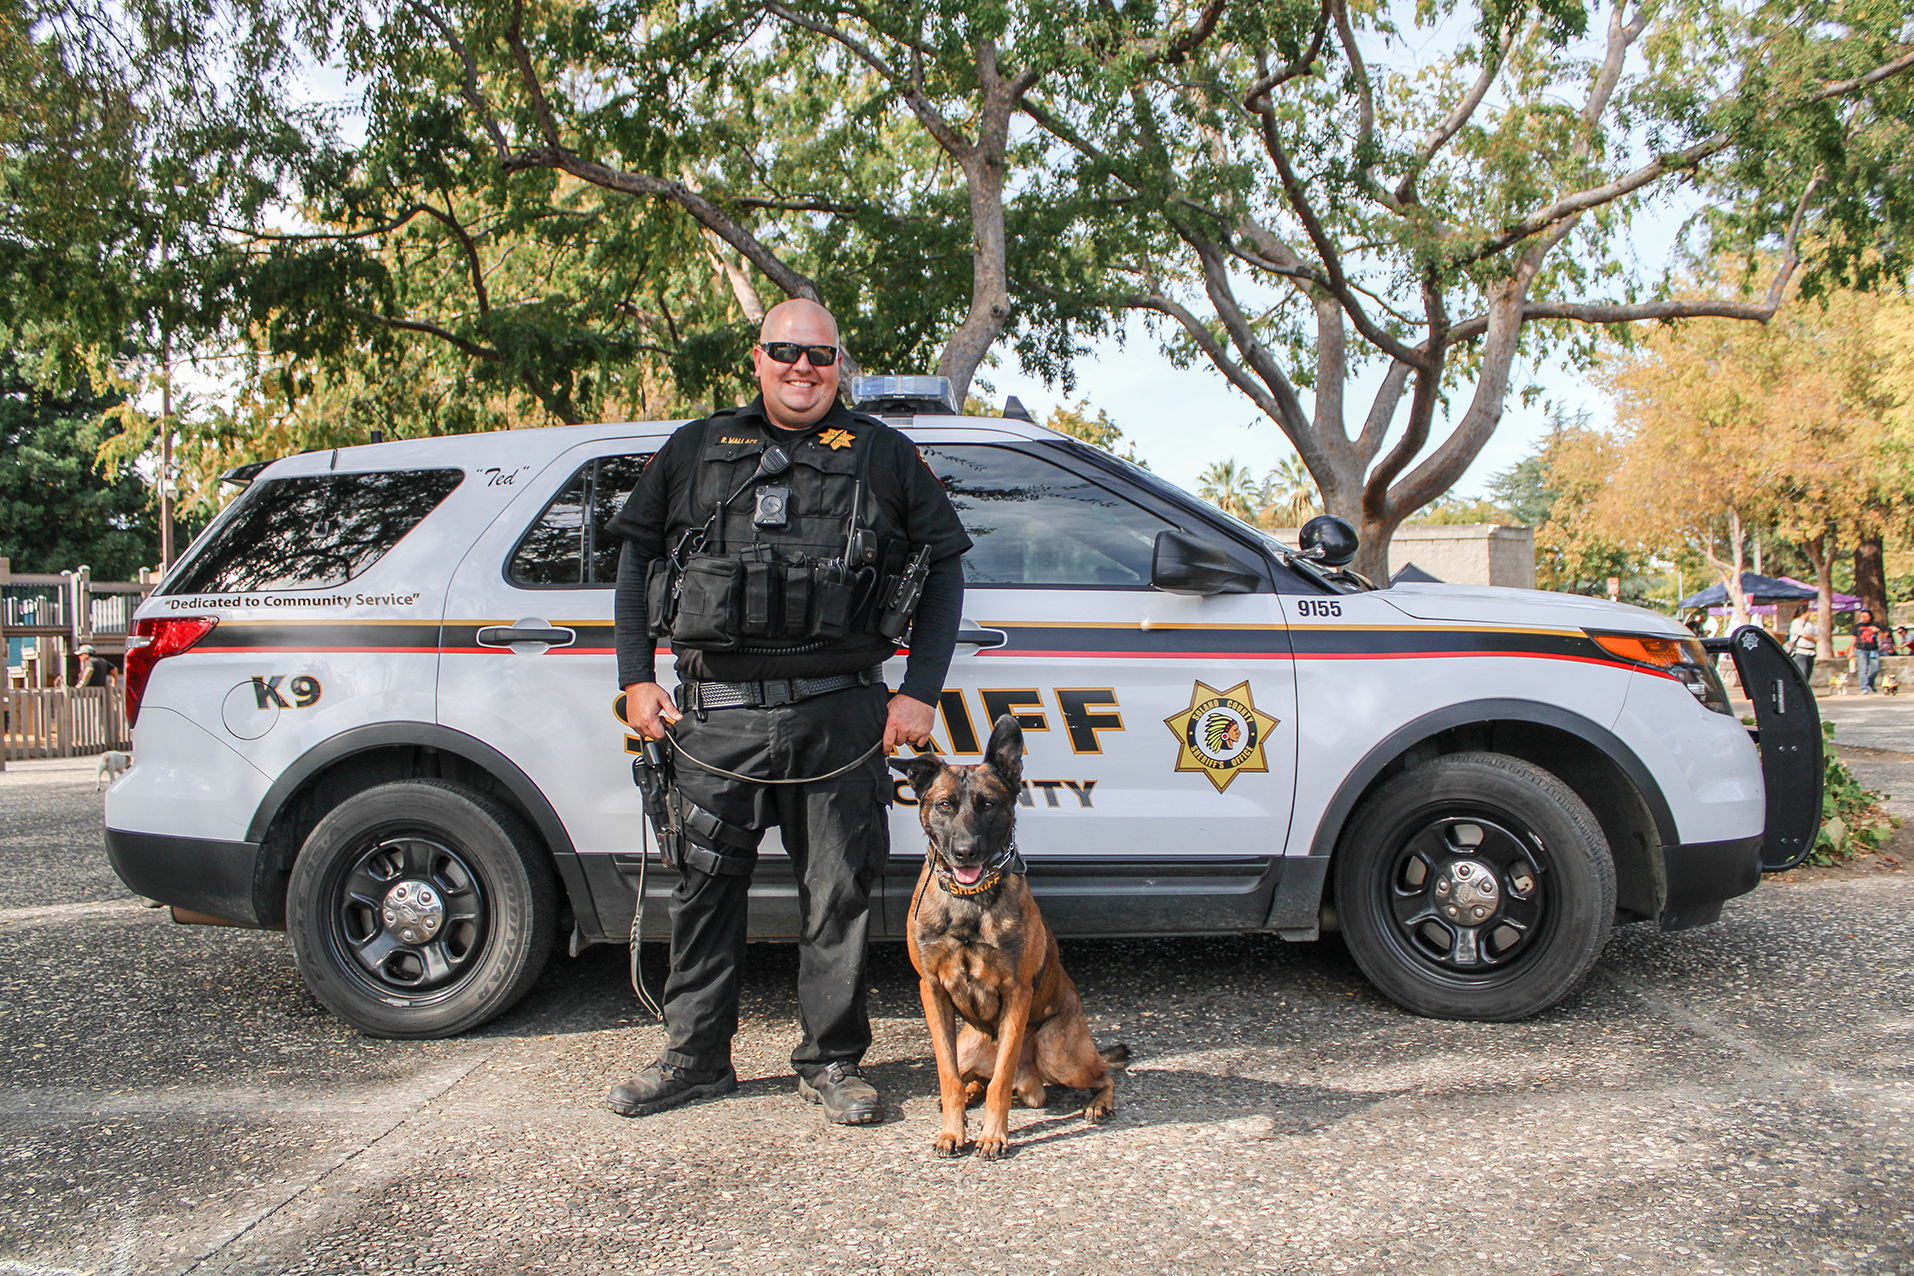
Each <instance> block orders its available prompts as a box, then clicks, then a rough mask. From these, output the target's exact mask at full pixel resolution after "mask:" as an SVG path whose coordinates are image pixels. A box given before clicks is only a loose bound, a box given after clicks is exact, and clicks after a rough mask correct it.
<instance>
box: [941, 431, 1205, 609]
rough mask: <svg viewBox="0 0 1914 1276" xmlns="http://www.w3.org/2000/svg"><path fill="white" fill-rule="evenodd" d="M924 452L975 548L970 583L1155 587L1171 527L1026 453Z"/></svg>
mask: <svg viewBox="0 0 1914 1276" xmlns="http://www.w3.org/2000/svg"><path fill="white" fill-rule="evenodd" d="M918 451H919V452H920V453H921V454H922V455H923V458H924V460H925V462H926V463H927V464H928V465H929V466H930V468H931V472H932V473H934V474H936V475H937V477H938V478H939V479H940V480H942V482H943V484H944V490H945V491H947V492H949V493H950V500H951V504H952V505H954V506H956V507H957V515H958V517H959V518H961V519H962V520H963V522H964V530H965V531H966V532H968V533H970V539H971V541H972V542H973V544H974V548H973V549H972V550H971V551H970V552H969V553H968V554H966V555H964V581H965V583H966V584H971V585H1090V586H1097V587H1101V588H1103V589H1147V588H1149V585H1150V557H1151V554H1152V552H1153V551H1154V549H1155V546H1156V534H1157V533H1158V532H1160V531H1163V530H1164V529H1166V528H1168V527H1170V526H1172V524H1170V523H1167V522H1165V521H1164V520H1163V519H1161V518H1158V517H1157V516H1156V515H1155V514H1152V513H1150V512H1149V511H1147V510H1144V509H1142V508H1141V507H1139V506H1136V505H1132V504H1131V503H1130V502H1129V501H1126V500H1124V499H1123V498H1122V497H1120V496H1118V495H1116V494H1115V493H1113V492H1111V491H1109V490H1107V489H1105V488H1102V487H1099V486H1097V485H1096V484H1095V483H1092V482H1090V481H1089V480H1088V479H1085V478H1082V477H1079V476H1078V475H1077V474H1075V473H1072V472H1071V471H1070V470H1067V469H1064V468H1063V467H1062V466H1060V465H1055V464H1053V463H1051V462H1049V461H1045V460H1042V459H1040V458H1038V457H1034V456H1030V455H1028V454H1027V453H1024V452H1018V451H1013V450H1012V449H1010V448H1005V447H993V446H991V445H989V444H964V443H947V444H942V445H938V446H935V447H933V446H930V445H922V446H920V447H919V448H918Z"/></svg>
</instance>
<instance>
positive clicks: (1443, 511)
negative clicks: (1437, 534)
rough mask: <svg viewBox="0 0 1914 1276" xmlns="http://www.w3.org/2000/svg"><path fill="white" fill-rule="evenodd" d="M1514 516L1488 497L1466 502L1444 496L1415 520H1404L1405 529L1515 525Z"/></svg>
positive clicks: (1452, 496) (1457, 497)
mask: <svg viewBox="0 0 1914 1276" xmlns="http://www.w3.org/2000/svg"><path fill="white" fill-rule="evenodd" d="M1514 521H1515V520H1514V516H1513V515H1511V514H1510V513H1509V511H1508V510H1507V509H1505V508H1503V506H1502V505H1501V504H1500V503H1498V502H1496V501H1493V500H1490V499H1489V498H1487V497H1477V498H1476V499H1475V500H1472V501H1471V500H1464V499H1463V498H1461V497H1459V496H1454V495H1450V496H1442V497H1438V498H1437V499H1436V500H1434V501H1431V502H1430V503H1429V504H1428V505H1425V506H1423V507H1422V509H1421V510H1419V511H1418V512H1417V513H1416V515H1415V516H1414V517H1413V518H1406V519H1404V520H1403V526H1405V527H1432V526H1438V525H1452V524H1457V523H1500V524H1503V525H1509V524H1512V523H1514Z"/></svg>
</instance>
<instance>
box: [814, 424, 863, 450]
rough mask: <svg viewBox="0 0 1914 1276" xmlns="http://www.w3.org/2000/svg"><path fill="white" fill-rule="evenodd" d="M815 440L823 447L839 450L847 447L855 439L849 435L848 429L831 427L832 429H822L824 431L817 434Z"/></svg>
mask: <svg viewBox="0 0 1914 1276" xmlns="http://www.w3.org/2000/svg"><path fill="white" fill-rule="evenodd" d="M817 441H818V442H819V443H822V444H823V445H824V446H825V447H827V448H829V449H831V451H833V452H836V451H839V450H840V449H843V448H847V447H849V446H850V445H851V444H853V443H855V442H856V441H857V440H856V439H855V438H853V437H852V436H851V432H850V431H849V430H841V429H833V430H826V431H824V433H822V434H820V435H818V436H817Z"/></svg>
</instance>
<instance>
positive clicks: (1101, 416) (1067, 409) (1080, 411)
mask: <svg viewBox="0 0 1914 1276" xmlns="http://www.w3.org/2000/svg"><path fill="white" fill-rule="evenodd" d="M1043 423H1044V424H1045V425H1046V426H1048V427H1049V428H1050V429H1053V430H1055V431H1056V432H1057V433H1059V434H1067V435H1069V436H1070V437H1071V438H1073V439H1082V440H1083V441H1084V442H1085V443H1088V444H1090V445H1091V446H1092V447H1100V448H1102V449H1103V450H1104V451H1105V452H1109V453H1111V454H1112V455H1114V456H1120V457H1122V458H1123V459H1124V460H1126V461H1128V462H1130V464H1132V465H1140V466H1142V467H1143V468H1144V469H1148V468H1149V462H1147V461H1145V460H1144V459H1143V458H1142V457H1140V456H1138V455H1137V454H1136V445H1135V444H1134V443H1132V444H1129V445H1127V446H1123V450H1122V451H1120V452H1119V451H1117V448H1118V447H1119V446H1120V445H1123V428H1122V427H1121V426H1119V425H1118V424H1117V423H1116V422H1115V421H1112V420H1111V419H1110V414H1109V413H1108V412H1106V411H1104V410H1103V409H1102V408H1098V409H1097V412H1096V415H1095V416H1091V415H1090V400H1088V399H1084V400H1082V401H1081V402H1079V403H1077V404H1076V405H1074V406H1072V405H1071V404H1070V403H1069V402H1068V401H1065V402H1063V403H1059V404H1058V405H1057V406H1056V407H1054V408H1052V409H1051V410H1050V415H1049V416H1047V417H1045V418H1044V419H1043Z"/></svg>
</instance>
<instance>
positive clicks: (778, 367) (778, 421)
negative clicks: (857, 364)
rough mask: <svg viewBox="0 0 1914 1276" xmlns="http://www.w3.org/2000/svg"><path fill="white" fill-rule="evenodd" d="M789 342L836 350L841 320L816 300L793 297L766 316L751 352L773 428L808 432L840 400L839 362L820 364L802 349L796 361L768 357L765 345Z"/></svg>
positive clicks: (753, 365) (766, 411) (752, 365)
mask: <svg viewBox="0 0 1914 1276" xmlns="http://www.w3.org/2000/svg"><path fill="white" fill-rule="evenodd" d="M786 341H788V342H791V343H792V344H793V345H796V346H799V347H815V346H828V347H830V348H831V350H832V351H834V352H835V351H836V349H837V343H838V338H837V320H836V319H833V318H832V317H831V312H830V311H828V310H826V309H825V308H824V307H823V306H820V305H818V304H817V303H816V302H815V301H807V300H805V299H804V298H802V297H793V298H792V299H791V300H789V301H782V302H779V303H778V304H777V305H775V306H773V307H771V309H770V310H769V311H768V312H766V314H765V316H764V325H763V326H762V327H761V328H759V329H758V344H757V346H756V347H755V348H754V349H753V350H752V351H751V367H752V369H753V370H754V371H755V372H756V373H757V374H758V389H759V390H761V391H763V393H764V414H765V415H766V416H767V417H769V418H770V419H771V424H773V425H775V426H778V427H779V428H780V429H785V430H804V429H809V428H810V427H811V426H813V425H815V424H817V423H818V421H820V420H821V419H823V417H824V414H825V413H827V412H829V411H830V410H831V405H832V404H834V403H836V402H837V370H838V367H839V362H838V360H837V359H835V358H833V359H832V360H831V362H829V363H828V364H825V365H823V366H819V365H817V364H815V363H813V362H811V357H810V355H808V354H806V353H803V352H802V351H800V353H799V354H798V356H797V358H796V359H795V360H793V361H792V362H790V363H780V362H778V361H777V360H776V359H773V358H772V357H771V356H770V355H769V354H768V353H766V351H765V346H766V345H767V344H770V343H772V342H786Z"/></svg>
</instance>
